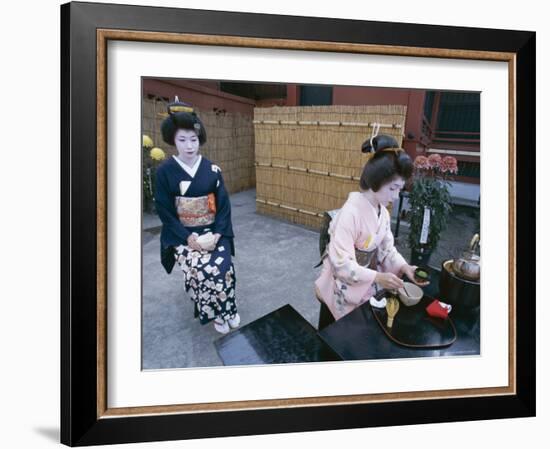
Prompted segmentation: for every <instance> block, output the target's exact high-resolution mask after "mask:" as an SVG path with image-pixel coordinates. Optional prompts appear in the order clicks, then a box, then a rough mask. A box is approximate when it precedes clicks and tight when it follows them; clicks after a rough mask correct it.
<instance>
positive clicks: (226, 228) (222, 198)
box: [214, 169, 234, 238]
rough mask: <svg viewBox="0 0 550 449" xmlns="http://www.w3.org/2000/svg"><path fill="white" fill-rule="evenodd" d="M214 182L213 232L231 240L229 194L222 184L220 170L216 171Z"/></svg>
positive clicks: (231, 226) (232, 235)
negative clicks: (214, 213) (214, 210)
mask: <svg viewBox="0 0 550 449" xmlns="http://www.w3.org/2000/svg"><path fill="white" fill-rule="evenodd" d="M217 175H218V176H217V177H218V179H217V180H216V192H215V195H216V217H215V219H214V232H216V233H218V234H221V235H223V236H224V237H229V238H233V237H234V234H233V225H232V223H231V203H230V201H229V194H228V193H227V190H226V188H225V183H224V182H223V176H222V172H221V170H220V169H218V171H217Z"/></svg>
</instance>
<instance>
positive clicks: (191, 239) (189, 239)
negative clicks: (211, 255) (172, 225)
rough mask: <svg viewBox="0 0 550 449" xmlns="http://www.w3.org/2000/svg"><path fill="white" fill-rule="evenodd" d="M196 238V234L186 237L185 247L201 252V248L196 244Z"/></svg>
mask: <svg viewBox="0 0 550 449" xmlns="http://www.w3.org/2000/svg"><path fill="white" fill-rule="evenodd" d="M197 237H198V235H197V234H191V235H189V237H187V245H188V246H189V247H190V248H191V249H192V250H195V251H201V250H202V248H201V246H200V245H199V243H198V242H197Z"/></svg>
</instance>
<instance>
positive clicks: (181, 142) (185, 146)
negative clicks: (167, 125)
mask: <svg viewBox="0 0 550 449" xmlns="http://www.w3.org/2000/svg"><path fill="white" fill-rule="evenodd" d="M174 144H175V145H176V149H177V150H178V157H179V158H180V159H181V160H183V161H193V160H194V159H195V157H196V156H197V154H198V152H199V138H198V136H197V133H196V132H195V131H193V130H191V129H178V130H177V131H176V134H175V136H174Z"/></svg>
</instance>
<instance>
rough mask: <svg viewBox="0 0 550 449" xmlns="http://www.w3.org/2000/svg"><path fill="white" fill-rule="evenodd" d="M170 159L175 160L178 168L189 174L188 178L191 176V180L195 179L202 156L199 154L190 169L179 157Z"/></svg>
mask: <svg viewBox="0 0 550 449" xmlns="http://www.w3.org/2000/svg"><path fill="white" fill-rule="evenodd" d="M172 157H173V158H174V159H175V160H176V162H177V163H178V164H179V165H180V167H181V168H183V169H184V170H185V171H186V172H187V173H188V174H189V176H191V177H192V178H194V177H195V175H196V174H197V170H198V169H199V165H200V163H201V160H202V156H201V155H200V154H199V157H198V158H197V160H196V161H195V163H194V164H193V166H192V167H190V166H189V165H187V164H186V163H185V162H183V161H182V160H181V159H180V158H179V157H177V156H172Z"/></svg>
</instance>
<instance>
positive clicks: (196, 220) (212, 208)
mask: <svg viewBox="0 0 550 449" xmlns="http://www.w3.org/2000/svg"><path fill="white" fill-rule="evenodd" d="M176 210H177V213H178V217H179V220H180V222H181V223H182V224H183V225H184V226H189V227H197V226H207V225H211V224H212V223H214V219H215V217H216V198H215V196H214V194H213V193H209V194H208V195H205V196H197V197H187V196H177V197H176Z"/></svg>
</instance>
